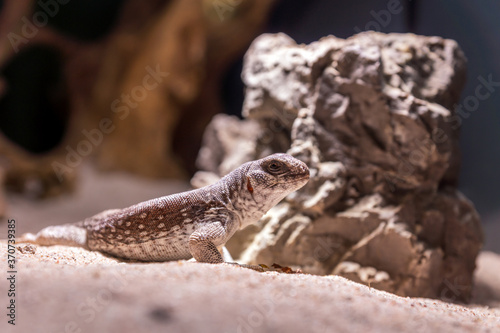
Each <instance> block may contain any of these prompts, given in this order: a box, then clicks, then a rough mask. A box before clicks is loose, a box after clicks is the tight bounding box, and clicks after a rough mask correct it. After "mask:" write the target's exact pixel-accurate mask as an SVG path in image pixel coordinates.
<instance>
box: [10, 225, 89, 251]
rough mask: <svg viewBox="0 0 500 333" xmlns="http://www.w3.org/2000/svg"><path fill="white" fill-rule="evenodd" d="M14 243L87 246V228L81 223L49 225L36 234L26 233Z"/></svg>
mask: <svg viewBox="0 0 500 333" xmlns="http://www.w3.org/2000/svg"><path fill="white" fill-rule="evenodd" d="M16 243H31V244H37V245H43V246H50V245H66V246H79V247H83V248H88V247H87V230H86V229H85V228H83V226H82V225H81V224H79V223H78V224H65V225H58V226H50V227H47V228H44V229H42V230H40V231H39V232H38V233H37V234H32V233H27V234H24V235H22V236H21V237H20V238H18V239H17V241H16Z"/></svg>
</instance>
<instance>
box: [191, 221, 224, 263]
mask: <svg viewBox="0 0 500 333" xmlns="http://www.w3.org/2000/svg"><path fill="white" fill-rule="evenodd" d="M227 238H228V237H227V231H226V229H225V228H224V227H223V225H222V224H221V223H220V222H212V223H210V224H207V225H205V226H203V227H201V228H199V229H197V230H196V231H195V232H193V233H192V234H191V236H189V251H190V252H191V255H192V256H193V258H194V259H196V261H198V262H206V263H211V264H220V263H223V262H224V259H222V255H221V253H220V252H219V250H217V245H216V244H221V243H222V242H223V239H227Z"/></svg>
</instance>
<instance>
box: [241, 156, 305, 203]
mask: <svg viewBox="0 0 500 333" xmlns="http://www.w3.org/2000/svg"><path fill="white" fill-rule="evenodd" d="M308 180H309V168H308V167H307V165H306V164H305V163H304V162H302V161H300V160H298V159H296V158H294V157H292V156H290V155H288V154H273V155H270V156H267V157H265V158H263V159H260V160H256V161H253V162H251V165H250V168H249V169H248V171H247V173H246V187H247V190H248V192H250V194H251V195H252V197H253V199H254V200H255V201H257V202H260V203H265V206H269V208H268V209H270V208H271V207H273V206H274V205H276V204H277V203H278V202H279V201H281V199H283V198H284V197H286V196H287V195H288V194H290V193H292V192H294V191H296V190H298V189H299V188H301V187H302V186H304V185H305V184H306V183H307V182H308Z"/></svg>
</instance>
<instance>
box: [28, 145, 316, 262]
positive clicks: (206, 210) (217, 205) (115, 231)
mask: <svg viewBox="0 0 500 333" xmlns="http://www.w3.org/2000/svg"><path fill="white" fill-rule="evenodd" d="M308 179H309V169H308V168H307V166H306V165H305V163H303V162H301V161H299V160H297V159H295V158H293V157H292V156H290V155H287V154H273V155H270V156H268V157H266V158H263V159H260V160H256V161H251V162H247V163H245V164H243V165H242V166H240V167H239V168H237V169H235V170H234V171H232V172H230V173H229V174H228V175H226V176H224V177H223V178H221V179H220V180H219V181H218V182H216V183H215V184H212V185H209V186H206V187H203V188H200V189H196V190H191V191H187V192H182V193H178V194H172V195H169V196H165V197H161V198H157V199H152V200H149V201H145V202H142V203H139V204H136V205H133V206H130V207H128V208H124V209H114V210H107V211H104V212H102V213H100V214H97V215H94V216H92V217H90V218H87V219H85V220H83V221H81V222H77V223H71V224H65V225H60V226H51V227H47V228H44V229H42V230H41V231H40V232H38V233H37V234H36V235H34V234H26V235H24V237H22V238H21V242H23V241H25V242H30V243H35V244H39V245H56V244H60V245H69V246H81V247H84V248H86V249H89V250H93V251H100V252H103V253H106V254H109V255H112V256H115V257H119V258H125V259H132V260H140V261H168V260H179V259H189V258H190V257H194V258H195V259H196V260H197V261H200V262H208V263H221V262H224V260H223V257H222V255H221V253H220V251H219V249H220V248H221V247H222V246H224V244H225V243H226V242H227V241H228V240H229V238H231V236H232V235H233V234H234V233H235V232H236V231H237V230H238V229H240V228H244V227H246V226H247V225H249V224H252V223H255V222H257V221H258V220H259V219H260V218H261V217H262V216H263V215H264V214H265V213H266V212H267V211H268V210H269V209H271V208H272V207H273V206H275V205H276V204H277V203H278V202H280V201H281V200H282V199H283V198H284V197H285V196H287V195H288V194H289V193H291V192H293V191H295V190H298V189H299V188H301V187H302V186H304V185H305V184H306V183H307V181H308Z"/></svg>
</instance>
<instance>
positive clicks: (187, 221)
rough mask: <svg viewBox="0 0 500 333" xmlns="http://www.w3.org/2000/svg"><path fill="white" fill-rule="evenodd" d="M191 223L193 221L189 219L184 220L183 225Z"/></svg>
mask: <svg viewBox="0 0 500 333" xmlns="http://www.w3.org/2000/svg"><path fill="white" fill-rule="evenodd" d="M191 221H193V220H191V219H185V220H184V223H189V222H191Z"/></svg>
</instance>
